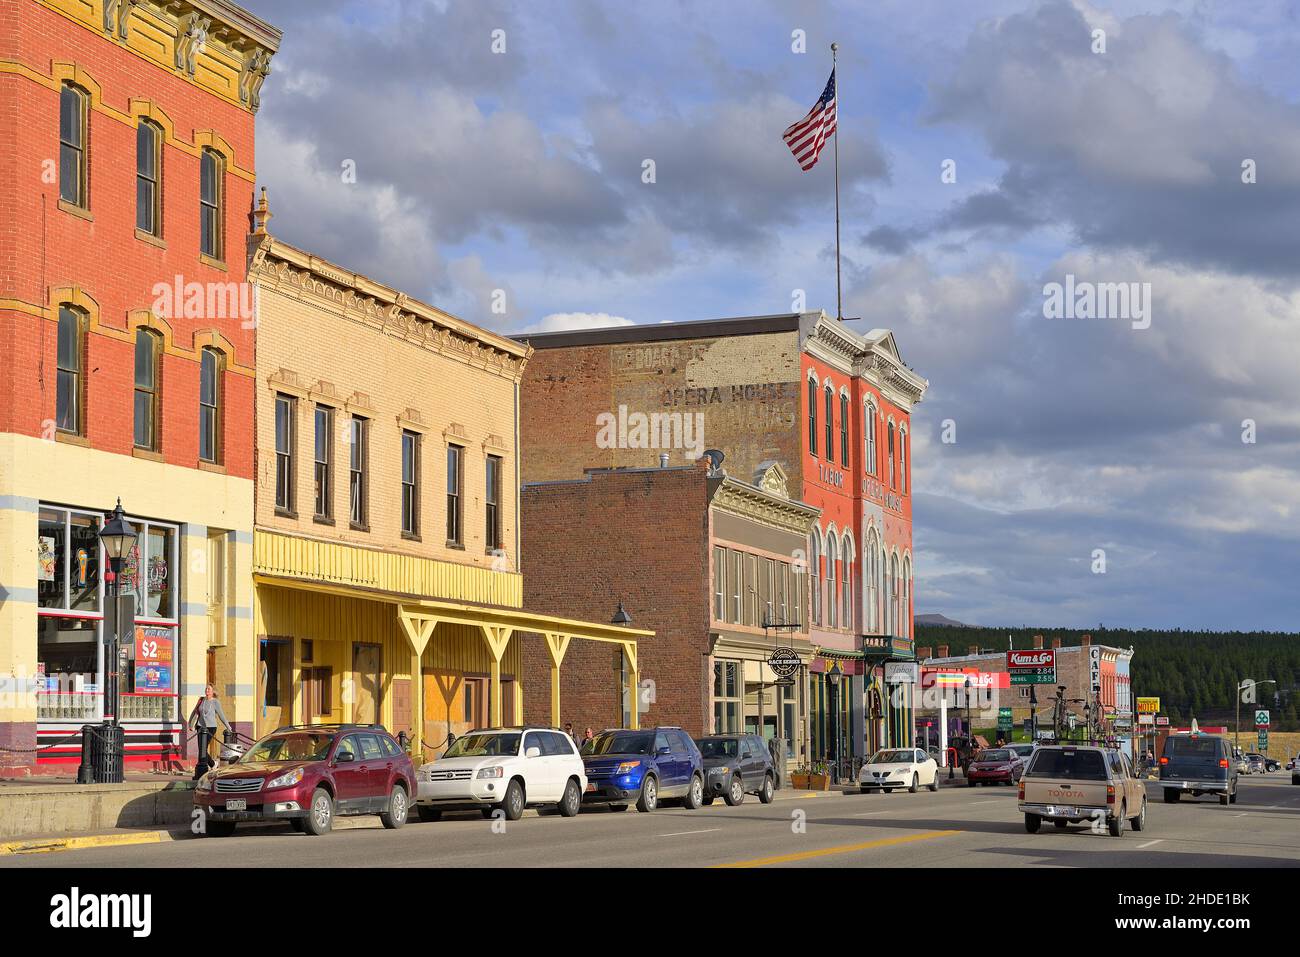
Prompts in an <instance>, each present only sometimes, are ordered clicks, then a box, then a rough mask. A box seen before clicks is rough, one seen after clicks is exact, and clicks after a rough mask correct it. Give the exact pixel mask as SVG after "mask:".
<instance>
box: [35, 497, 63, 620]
mask: <svg viewBox="0 0 1300 957" xmlns="http://www.w3.org/2000/svg"><path fill="white" fill-rule="evenodd" d="M66 521H67V513H66V512H52V511H48V510H46V509H41V514H40V523H39V530H38V532H37V537H36V601H37V604H38V605H39V606H40V607H41V608H66V607H67V597H68V596H67V582H68V576H67V549H66V547H65V545H66V542H65V537H66V534H67V529H66V527H65V524H66Z"/></svg>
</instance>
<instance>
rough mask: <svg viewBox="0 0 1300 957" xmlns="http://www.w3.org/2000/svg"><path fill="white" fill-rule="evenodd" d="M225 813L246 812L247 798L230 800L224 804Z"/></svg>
mask: <svg viewBox="0 0 1300 957" xmlns="http://www.w3.org/2000/svg"><path fill="white" fill-rule="evenodd" d="M226 810H227V811H247V810H248V798H231V799H230V800H228V801H227V802H226Z"/></svg>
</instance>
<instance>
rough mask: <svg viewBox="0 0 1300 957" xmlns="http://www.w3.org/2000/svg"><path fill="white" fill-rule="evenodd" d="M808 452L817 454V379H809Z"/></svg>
mask: <svg viewBox="0 0 1300 957" xmlns="http://www.w3.org/2000/svg"><path fill="white" fill-rule="evenodd" d="M808 452H809V454H811V455H816V454H817V380H816V379H809V380H808Z"/></svg>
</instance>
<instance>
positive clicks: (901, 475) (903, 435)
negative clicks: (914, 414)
mask: <svg viewBox="0 0 1300 957" xmlns="http://www.w3.org/2000/svg"><path fill="white" fill-rule="evenodd" d="M898 490H899V491H900V492H903V493H906V492H907V429H906V428H904V427H903V426H899V429H898Z"/></svg>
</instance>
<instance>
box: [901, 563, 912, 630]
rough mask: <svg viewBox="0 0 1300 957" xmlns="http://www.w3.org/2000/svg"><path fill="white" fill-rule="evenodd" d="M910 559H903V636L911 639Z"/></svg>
mask: <svg viewBox="0 0 1300 957" xmlns="http://www.w3.org/2000/svg"><path fill="white" fill-rule="evenodd" d="M912 620H913V619H912V559H910V558H904V559H903V635H904V636H905V637H908V638H911V637H912Z"/></svg>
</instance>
